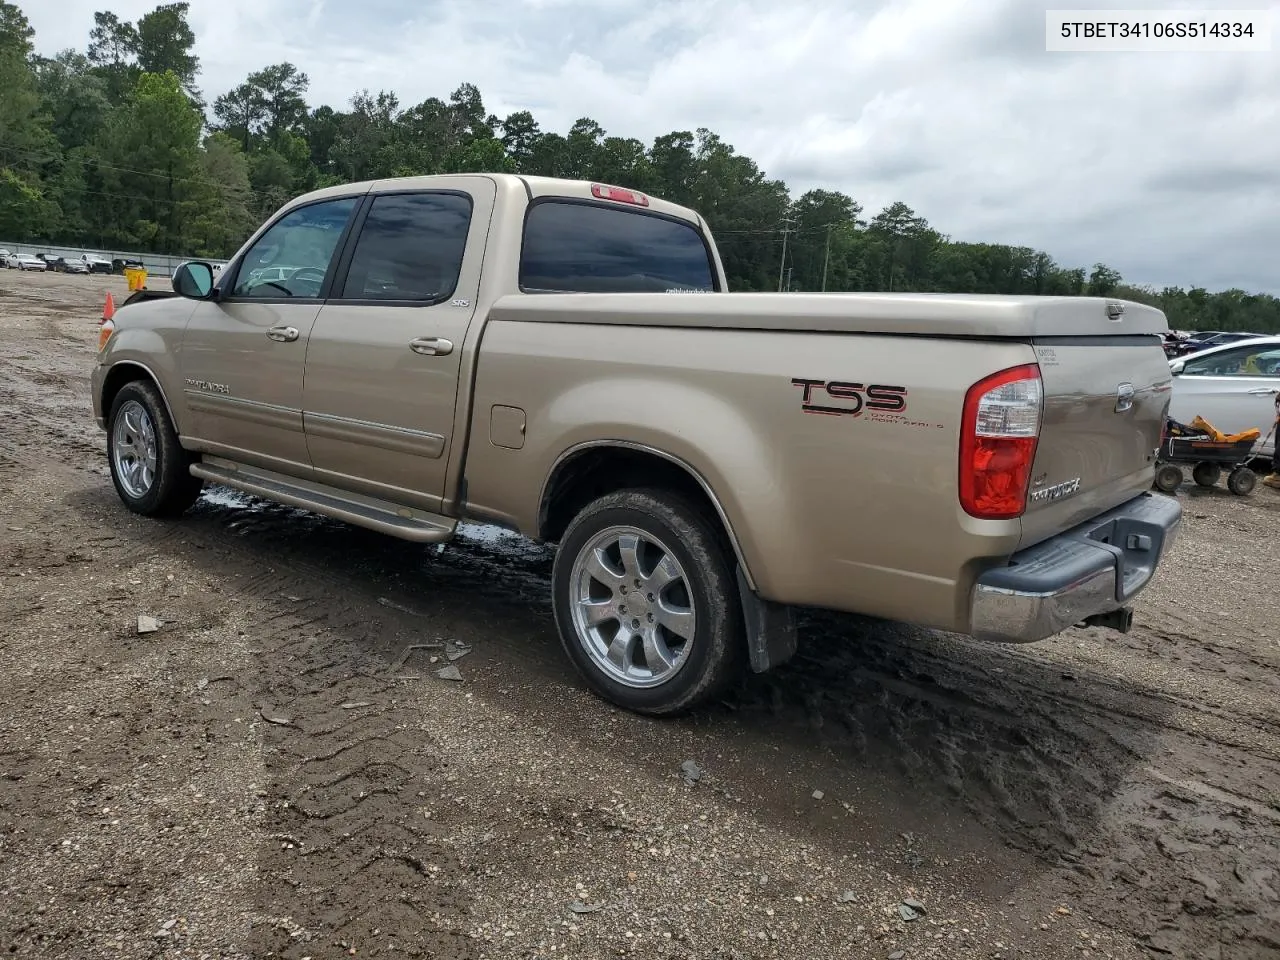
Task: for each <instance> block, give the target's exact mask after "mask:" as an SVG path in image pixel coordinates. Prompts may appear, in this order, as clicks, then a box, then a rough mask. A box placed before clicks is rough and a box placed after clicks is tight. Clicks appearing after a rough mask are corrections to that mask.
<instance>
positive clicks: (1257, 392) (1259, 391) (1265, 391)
mask: <svg viewBox="0 0 1280 960" xmlns="http://www.w3.org/2000/svg"><path fill="white" fill-rule="evenodd" d="M1249 393H1250V394H1251V395H1252V396H1255V397H1267V396H1270V395H1271V394H1273V393H1280V387H1254V388H1253V389H1252V390H1250V391H1249Z"/></svg>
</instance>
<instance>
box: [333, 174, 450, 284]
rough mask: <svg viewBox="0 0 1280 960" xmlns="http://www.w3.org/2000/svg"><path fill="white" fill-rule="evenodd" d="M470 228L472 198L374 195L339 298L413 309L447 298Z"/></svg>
mask: <svg viewBox="0 0 1280 960" xmlns="http://www.w3.org/2000/svg"><path fill="white" fill-rule="evenodd" d="M470 226H471V198H470V197H468V196H467V195H466V194H462V193H443V192H441V193H400V194H396V193H393V194H383V195H381V196H377V197H375V198H374V201H373V205H372V206H371V207H370V208H369V215H368V216H367V217H366V218H365V221H364V226H362V227H361V228H360V237H359V239H358V240H357V241H356V246H355V251H354V252H353V253H352V255H351V267H350V269H348V271H347V277H346V281H345V282H344V283H343V285H342V292H341V294H340V295H339V296H340V298H341V299H343V300H398V301H408V302H409V303H413V304H418V305H426V304H431V303H439V302H441V301H444V300H447V299H448V298H449V297H451V296H453V291H454V290H455V289H456V288H457V286H458V274H459V273H460V272H461V270H462V256H463V254H464V253H466V249H467V230H468V228H469V227H470Z"/></svg>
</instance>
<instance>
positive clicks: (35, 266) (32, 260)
mask: <svg viewBox="0 0 1280 960" xmlns="http://www.w3.org/2000/svg"><path fill="white" fill-rule="evenodd" d="M13 259H14V261H15V265H16V266H17V268H18V269H19V270H48V269H49V265H48V264H47V263H45V262H44V261H43V260H41V259H40V258H39V257H33V256H32V255H31V254H29V253H20V254H18V255H17V256H16V257H14V258H13Z"/></svg>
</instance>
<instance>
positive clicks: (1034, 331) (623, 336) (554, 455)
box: [92, 174, 1181, 715]
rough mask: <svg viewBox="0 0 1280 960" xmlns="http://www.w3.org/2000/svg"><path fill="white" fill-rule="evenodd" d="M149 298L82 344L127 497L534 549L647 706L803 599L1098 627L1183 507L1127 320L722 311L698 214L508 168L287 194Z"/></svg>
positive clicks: (1031, 636)
mask: <svg viewBox="0 0 1280 960" xmlns="http://www.w3.org/2000/svg"><path fill="white" fill-rule="evenodd" d="M282 266H287V267H289V270H288V271H280V273H279V274H278V277H279V278H278V279H275V277H276V276H277V274H272V277H273V279H271V280H270V281H269V282H265V283H260V282H258V278H260V277H262V276H264V273H263V272H262V271H267V270H270V269H272V268H273V267H282ZM286 273H287V275H285V274H286ZM172 285H173V291H174V293H173V295H171V296H167V297H166V296H163V295H161V294H159V292H157V294H156V295H154V296H149V297H147V298H145V299H139V300H137V301H133V300H132V298H131V300H130V301H129V302H127V303H126V305H124V306H122V307H121V308H120V309H118V310H117V311H116V312H115V316H114V318H113V319H111V320H109V321H107V322H105V323H103V324H102V328H101V330H102V332H101V339H100V342H99V353H98V357H97V364H96V366H95V367H94V370H93V376H92V396H93V410H94V416H95V418H96V420H97V423H98V425H99V426H100V427H101V428H103V429H104V430H105V431H106V435H107V462H108V466H109V469H110V473H111V478H112V482H113V483H114V486H115V489H116V491H117V493H118V495H119V497H120V499H121V500H122V501H123V502H124V504H125V506H126V507H128V509H130V510H132V511H134V512H136V513H139V514H143V515H146V516H154V517H162V516H165V517H173V516H176V515H178V514H180V513H182V512H183V511H184V510H185V509H186V508H187V507H189V506H190V505H191V504H193V503H194V502H195V500H196V498H197V497H198V496H199V494H200V490H201V485H202V484H204V483H206V482H212V483H217V484H224V485H227V486H230V487H233V488H236V489H239V490H242V491H245V492H247V493H250V494H254V495H257V496H260V497H265V498H268V499H271V500H275V501H278V502H280V503H284V504H290V505H293V506H296V507H301V508H304V509H307V510H311V511H314V512H316V513H319V514H323V515H327V516H329V517H335V518H338V519H340V520H343V521H346V522H349V523H352V524H357V525H360V526H363V527H367V528H370V529H373V530H378V531H382V532H384V533H387V534H390V535H392V536H397V537H401V538H404V539H406V540H411V541H416V542H419V543H443V542H444V541H447V540H449V539H450V538H451V537H452V536H453V535H454V533H455V531H456V530H457V527H458V524H459V523H460V522H462V521H477V522H484V523H493V524H499V525H503V526H506V527H509V528H512V529H514V530H517V531H519V532H520V533H523V534H525V535H527V536H529V537H531V538H534V539H536V540H540V541H544V542H548V543H554V544H557V545H558V548H557V553H556V559H555V563H554V569H553V574H552V584H551V604H552V609H553V611H554V616H555V621H556V624H557V627H558V632H559V634H560V638H561V641H562V643H563V645H564V648H565V650H566V652H567V654H568V656H569V658H570V659H571V660H572V661H573V663H574V664H575V665H576V667H577V668H578V669H579V670H580V671H581V673H582V675H583V677H584V678H585V679H586V681H587V683H588V685H589V686H590V687H591V688H592V689H593V690H595V691H596V693H598V694H599V695H601V696H602V697H604V698H607V699H608V700H610V701H612V702H613V703H615V704H618V705H621V706H623V707H626V708H628V709H631V710H634V711H638V712H642V713H646V714H651V715H670V714H676V713H680V712H683V711H686V710H688V709H691V708H692V707H694V706H695V705H697V704H699V703H703V702H705V701H706V700H707V699H708V698H711V697H713V696H715V695H717V694H718V693H720V692H721V691H723V690H724V689H725V688H726V686H727V685H728V684H730V683H732V682H733V681H734V678H735V677H737V676H738V675H739V671H740V669H741V667H742V666H743V665H744V664H749V665H750V667H751V668H752V669H753V670H756V671H763V670H767V669H770V668H772V667H774V666H775V665H777V664H779V663H781V662H783V661H785V660H786V659H787V658H788V657H790V656H792V655H793V654H794V652H795V650H796V646H797V642H798V638H797V631H796V625H795V624H796V620H795V616H794V610H795V609H796V608H797V607H799V606H809V607H822V608H829V609H835V610H843V611H851V612H856V613H861V614H866V615H871V616H875V617H882V618H889V619H894V620H900V621H908V622H911V623H916V624H921V625H924V626H927V627H934V628H938V629H942V630H948V631H956V632H959V633H963V634H969V635H971V636H974V637H977V638H979V639H983V640H991V641H1005V642H1030V641H1038V640H1043V639H1045V638H1048V637H1051V636H1054V635H1056V634H1059V633H1061V632H1062V631H1064V630H1066V629H1068V628H1071V627H1073V626H1076V625H1080V624H1095V625H1098V626H1101V627H1107V628H1114V629H1117V630H1126V629H1129V627H1130V625H1131V622H1132V616H1133V612H1132V604H1133V601H1134V598H1135V597H1136V596H1137V595H1138V594H1139V593H1140V591H1142V590H1143V589H1144V588H1145V587H1146V586H1147V585H1148V584H1149V583H1150V581H1151V579H1152V576H1153V574H1154V573H1155V570H1156V568H1157V566H1158V564H1159V563H1160V561H1161V559H1162V558H1163V557H1164V556H1165V555H1166V554H1167V552H1168V550H1169V547H1170V544H1171V543H1172V542H1173V540H1174V537H1175V535H1176V532H1177V529H1178V526H1179V521H1180V518H1181V507H1180V506H1179V504H1178V502H1177V501H1176V500H1175V499H1173V498H1169V497H1163V496H1158V495H1153V494H1152V493H1151V492H1150V487H1151V485H1152V479H1153V473H1154V460H1155V454H1156V450H1157V447H1158V445H1159V442H1160V435H1161V429H1162V425H1163V423H1164V420H1165V414H1166V412H1167V410H1168V406H1169V390H1170V382H1171V375H1170V371H1169V366H1168V362H1167V360H1166V358H1165V356H1164V353H1163V351H1162V349H1161V341H1162V336H1163V334H1164V333H1165V332H1166V331H1167V329H1168V324H1167V322H1166V319H1165V316H1164V314H1163V313H1162V312H1160V311H1159V310H1156V309H1154V308H1151V307H1146V306H1143V305H1140V304H1136V303H1129V302H1123V301H1119V300H1113V299H1106V298H1091V297H1034V296H988V295H971V296H950V295H938V294H934V295H925V294H909V293H908V294H778V293H730V292H728V287H727V282H726V279H725V273H724V269H723V267H722V264H721V260H720V255H719V253H718V251H717V249H716V245H715V243H714V241H713V239H712V236H711V234H710V231H709V230H708V227H707V224H706V221H705V220H704V219H703V218H702V216H700V215H699V214H698V213H697V212H695V211H693V210H690V209H688V208H685V207H682V206H678V205H676V204H674V203H669V202H665V201H663V200H661V199H658V198H656V197H650V196H647V195H645V194H642V193H639V192H637V191H635V190H630V189H624V188H620V187H615V186H610V185H606V184H599V183H589V182H578V181H568V180H558V179H544V178H537V177H526V176H517V175H509V174H502V175H498V174H494V175H486V174H467V175H455V176H431V177H418V178H404V179H391V180H379V181H370V182H364V183H357V184H347V185H343V186H336V187H329V188H326V189H323V190H319V191H315V192H313V193H309V194H306V195H305V196H302V197H299V198H296V199H295V200H293V201H291V202H289V203H287V204H286V205H285V206H284V207H282V208H281V209H280V210H279V211H277V213H276V214H275V215H273V216H272V217H271V218H270V219H269V220H268V221H267V222H266V223H265V224H263V225H262V227H260V228H259V230H258V231H256V232H255V234H254V235H253V236H252V237H251V238H250V239H249V240H248V241H247V242H246V243H245V245H244V246H243V247H242V248H241V249H240V250H239V251H238V252H237V253H236V255H235V256H234V257H233V258H232V259H231V261H230V262H229V263H228V264H227V265H226V267H225V269H223V270H222V271H221V273H220V275H218V276H216V277H215V271H214V270H213V269H212V267H211V265H209V264H208V263H204V262H199V261H190V262H186V263H183V264H182V265H180V266H179V267H178V268H177V269H176V270H175V271H174V274H173V278H172Z"/></svg>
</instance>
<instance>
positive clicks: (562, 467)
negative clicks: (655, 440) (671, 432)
mask: <svg viewBox="0 0 1280 960" xmlns="http://www.w3.org/2000/svg"><path fill="white" fill-rule="evenodd" d="M636 486H660V487H664V488H667V489H672V490H674V491H675V492H677V493H684V494H685V495H686V496H688V497H689V499H691V500H693V501H694V502H695V503H697V504H698V505H700V506H702V507H704V508H707V509H709V512H710V515H711V516H712V517H713V518H715V519H716V520H717V521H718V524H719V528H720V531H721V533H722V534H723V536H724V538H725V541H726V544H727V546H728V547H729V548H730V550H732V552H733V556H734V558H735V559H736V561H737V564H738V567H739V569H740V570H741V571H742V576H743V578H744V579H745V581H746V583H747V586H748V587H749V588H750V589H751V590H752V591H755V590H756V589H757V587H756V582H755V579H754V578H753V577H752V575H751V569H750V567H749V566H748V564H747V560H746V556H745V555H744V554H743V551H742V544H741V542H740V541H739V539H738V536H737V534H736V533H735V532H734V529H733V523H732V521H730V519H729V515H728V513H727V512H726V511H725V508H724V504H723V503H721V501H720V498H719V497H717V496H716V493H715V491H714V490H713V489H712V487H711V484H710V483H709V482H708V481H707V479H706V478H705V477H704V476H702V474H701V473H699V472H698V471H697V470H696V469H695V468H694V467H693V466H691V465H690V464H689V463H688V462H687V461H685V460H684V459H682V458H681V457H678V456H676V455H675V454H672V453H668V452H667V451H665V450H660V449H658V448H656V447H651V446H648V445H647V444H643V443H637V442H634V441H630V440H587V441H584V442H582V443H578V444H575V445H574V446H572V447H570V448H569V449H567V450H565V451H564V452H563V453H561V454H560V455H559V457H557V458H556V460H555V462H554V463H553V464H552V466H551V469H550V471H548V474H547V477H546V480H544V482H543V485H542V490H541V491H540V492H539V496H538V516H537V535H538V538H539V539H541V540H546V541H549V542H556V541H558V540H559V539H560V537H561V536H562V535H563V534H564V531H565V529H566V528H567V527H568V525H569V523H570V521H571V520H572V519H573V517H574V515H575V514H576V513H577V512H578V511H579V510H580V509H581V508H582V507H584V506H586V504H587V503H589V502H590V501H591V500H594V499H596V498H597V497H601V496H604V495H605V494H607V493H612V492H614V491H616V490H621V489H625V488H627V487H636Z"/></svg>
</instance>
